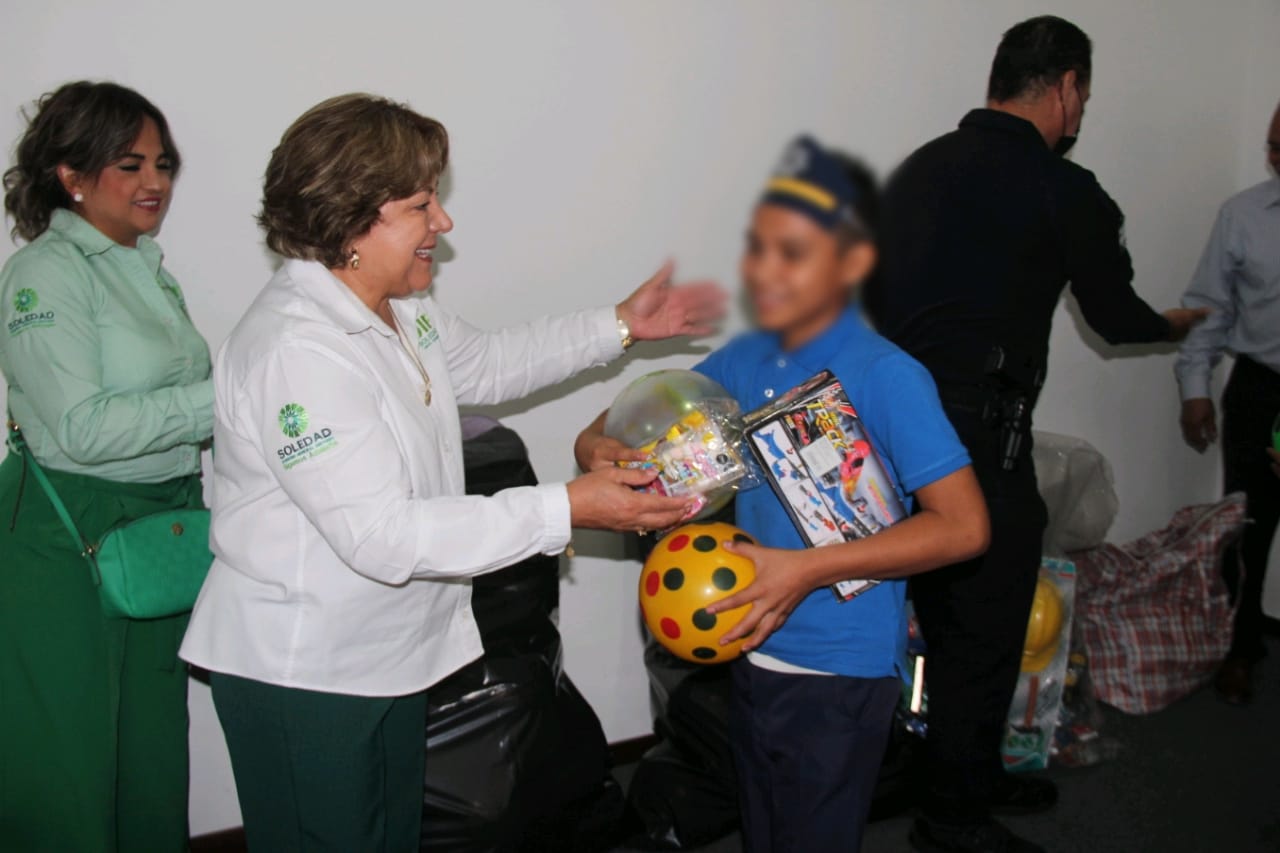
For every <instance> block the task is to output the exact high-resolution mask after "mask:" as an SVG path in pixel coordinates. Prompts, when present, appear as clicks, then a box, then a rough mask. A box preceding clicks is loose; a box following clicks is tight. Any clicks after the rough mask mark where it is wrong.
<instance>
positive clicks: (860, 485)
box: [744, 371, 907, 601]
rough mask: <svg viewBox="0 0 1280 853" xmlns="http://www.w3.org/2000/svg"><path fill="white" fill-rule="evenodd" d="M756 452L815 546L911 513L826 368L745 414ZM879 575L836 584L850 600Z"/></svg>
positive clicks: (807, 539) (862, 532)
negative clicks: (769, 402)
mask: <svg viewBox="0 0 1280 853" xmlns="http://www.w3.org/2000/svg"><path fill="white" fill-rule="evenodd" d="M744 421H745V425H746V434H747V437H748V439H749V441H748V444H749V445H750V447H751V452H752V454H753V455H754V456H755V457H756V460H757V461H758V462H759V464H760V468H761V471H762V473H763V474H764V476H765V478H766V479H767V480H768V481H769V485H770V486H772V488H773V490H774V492H775V493H776V494H777V495H778V497H779V499H781V501H782V505H783V506H784V507H786V509H787V512H788V514H789V515H790V516H791V520H792V521H793V522H794V523H795V525H796V529H797V530H799V531H800V535H801V536H802V537H803V538H804V540H805V542H806V543H808V544H809V545H810V546H812V547H819V546H822V545H831V544H834V543H838V542H846V541H851V540H854V539H862V538H865V537H867V536H872V535H874V534H876V533H878V532H880V531H881V530H883V529H884V528H886V527H888V526H890V525H892V524H895V523H896V522H898V521H900V520H902V519H903V518H905V517H906V515H907V511H906V507H905V506H903V503H902V500H901V499H900V498H899V497H898V493H897V491H896V490H895V489H894V486H893V481H892V479H890V477H889V474H888V470H887V469H886V468H885V465H884V463H883V462H881V460H880V457H879V456H878V455H877V454H876V451H875V447H874V446H873V445H872V442H871V438H870V436H869V435H868V434H867V430H866V427H865V425H864V424H863V422H862V419H861V418H859V417H858V413H857V412H856V411H854V408H853V404H852V403H850V402H849V397H848V395H847V394H845V392H844V388H843V386H841V384H840V380H838V379H836V378H835V376H834V375H833V374H832V373H831V372H830V371H823V372H822V373H820V374H818V375H817V376H815V377H813V378H812V379H810V380H808V381H807V382H805V383H803V384H802V385H800V386H798V387H797V388H794V389H792V390H791V391H789V392H788V393H787V394H785V395H784V396H783V397H782V398H781V399H779V400H777V401H776V402H774V403H771V404H769V405H768V406H765V407H763V408H760V409H757V410H756V411H754V412H751V413H750V414H748V415H747V416H746V418H745V419H744ZM878 582H879V581H874V580H848V581H840V582H839V583H836V584H833V585H832V587H831V589H832V591H833V592H834V593H835V596H836V598H838V599H839V600H841V601H849V600H850V599H852V598H854V597H855V596H857V595H859V594H861V593H863V592H865V591H866V590H868V589H870V588H871V587H872V586H874V585H875V584H877V583H878Z"/></svg>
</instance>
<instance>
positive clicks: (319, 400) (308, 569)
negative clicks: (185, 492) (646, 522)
mask: <svg viewBox="0 0 1280 853" xmlns="http://www.w3.org/2000/svg"><path fill="white" fill-rule="evenodd" d="M392 310H393V311H394V312H395V316H396V319H397V321H398V323H399V325H400V327H401V329H402V330H403V331H404V332H405V333H406V336H407V337H408V338H409V341H410V345H411V346H416V348H417V355H418V357H419V358H420V359H421V362H422V367H423V368H424V369H425V370H426V372H427V373H428V374H429V375H430V378H431V392H432V399H431V404H430V405H426V404H425V403H424V401H423V397H424V390H425V389H424V383H423V381H422V375H421V372H420V371H419V368H418V366H417V365H415V364H414V362H413V361H412V360H411V358H410V356H409V354H408V351H407V350H406V348H405V346H404V345H402V342H401V340H400V339H399V338H398V337H397V335H396V333H395V331H394V330H392V329H389V328H388V327H387V326H386V324H385V323H383V322H382V321H381V320H380V319H379V318H378V317H377V316H376V315H374V314H373V313H372V312H371V311H369V309H368V308H367V307H366V306H365V305H364V304H363V303H361V302H360V301H359V300H358V299H357V298H356V297H355V295H354V294H353V293H352V292H351V291H350V290H349V289H348V288H347V287H346V286H345V285H344V284H342V282H340V281H339V280H338V279H337V278H335V277H334V276H333V275H332V274H331V273H330V272H329V271H328V270H327V269H325V267H324V266H323V265H322V264H319V263H316V262H307V261H288V262H286V263H285V264H284V265H283V266H282V267H281V269H280V270H279V272H277V273H276V275H275V276H274V277H273V278H272V279H271V281H270V282H269V283H268V284H267V286H266V288H264V289H263V291H262V292H261V293H260V294H259V296H258V298H257V299H256V300H255V301H254V303H253V305H252V306H251V307H250V309H249V311H248V313H247V314H246V315H245V316H244V318H243V319H241V321H240V323H239V324H238V325H237V326H236V328H235V330H234V331H233V332H232V334H231V336H230V338H228V340H227V342H226V343H225V344H224V345H223V347H222V349H221V351H220V352H219V353H218V356H217V359H216V362H215V366H214V372H213V381H214V396H215V402H214V418H215V425H214V444H215V447H216V455H215V459H214V466H213V524H212V532H211V536H210V539H211V545H212V549H213V552H214V555H215V557H216V559H215V560H214V563H213V567H212V568H211V569H210V572H209V577H208V580H207V581H206V582H205V585H204V589H203V590H202V591H201V593H200V597H199V600H198V601H197V602H196V606H195V612H194V613H193V614H192V617H191V625H190V628H189V629H188V631H187V635H186V638H185V640H184V642H183V644H182V650H181V656H182V657H183V659H185V660H187V661H189V662H190V663H193V664H196V665H197V666H201V667H204V668H206V669H209V670H212V671H215V672H221V673H226V674H230V675H238V676H242V677H245V678H251V679H254V680H257V681H262V682H266V683H269V684H277V685H281V686H286V687H296V688H302V689H307V690H318V691H325V692H335V693H347V694H352V695H361V696H395V695H403V694H407V693H412V692H415V691H418V690H421V689H423V688H426V687H428V686H430V685H431V684H433V683H434V682H436V681H438V680H439V679H441V678H443V677H444V676H446V675H448V674H449V673H450V672H453V671H454V670H456V669H457V668H459V667H460V666H462V665H464V664H466V663H468V662H469V661H471V660H474V659H475V658H476V657H478V656H479V655H480V654H481V652H482V651H483V650H482V647H481V644H480V636H479V633H478V631H477V629H476V625H475V620H474V618H473V616H472V614H471V609H470V601H471V583H470V577H471V576H472V575H476V574H481V573H483V572H486V571H490V570H493V569H497V568H500V567H502V566H507V565H510V564H512V563H515V562H518V561H519V560H521V559H524V558H525V557H528V556H530V555H532V554H535V553H540V552H541V553H556V552H558V551H561V550H563V549H564V547H565V546H566V545H567V543H568V541H569V535H570V526H569V501H568V494H567V492H566V490H565V486H564V485H563V484H554V485H540V486H535V487H525V488H515V489H508V490H506V491H503V492H501V493H499V494H497V495H495V496H493V497H475V496H468V495H466V494H465V493H464V483H463V470H462V447H461V435H460V424H459V418H458V404H459V403H461V404H491V403H498V402H501V401H503V400H510V399H513V398H517V397H521V396H524V395H526V394H529V393H530V392H532V391H535V390H537V389H538V388H541V387H544V386H546V385H550V384H552V383H555V382H558V381H560V380H563V379H565V378H567V377H569V376H572V375H573V374H574V373H576V372H578V371H580V370H583V369H585V368H587V367H590V366H592V365H597V364H601V363H604V362H606V361H608V360H610V359H613V358H616V357H617V356H618V355H620V354H621V352H622V346H621V341H620V340H619V335H618V329H617V325H616V318H615V315H614V312H613V310H612V309H609V308H602V309H598V310H591V311H582V312H578V313H574V314H569V315H566V316H563V317H555V318H546V319H541V320H535V321H534V322H532V323H529V324H527V325H523V326H517V327H513V328H508V329H503V330H501V331H496V332H482V331H479V330H477V329H475V328H474V327H472V326H470V325H468V324H467V323H465V322H464V321H462V320H461V319H459V318H457V317H456V316H454V315H453V314H451V313H450V312H448V311H446V310H445V309H443V308H441V307H440V306H439V305H438V304H437V303H436V302H435V300H434V299H432V298H430V297H427V298H422V299H403V300H393V309H392ZM566 452H568V451H567V449H566Z"/></svg>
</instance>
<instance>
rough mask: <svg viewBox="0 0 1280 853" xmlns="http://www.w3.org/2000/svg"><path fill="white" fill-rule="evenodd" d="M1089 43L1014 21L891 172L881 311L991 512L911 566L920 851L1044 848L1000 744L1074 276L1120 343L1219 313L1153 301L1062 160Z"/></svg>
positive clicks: (1080, 107)
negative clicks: (923, 661)
mask: <svg viewBox="0 0 1280 853" xmlns="http://www.w3.org/2000/svg"><path fill="white" fill-rule="evenodd" d="M1091 53H1092V46H1091V44H1090V42H1089V38H1088V36H1086V35H1085V34H1084V33H1083V32H1082V31H1081V30H1080V29H1079V28H1078V27H1076V26H1075V25H1074V24H1071V23H1069V22H1068V21H1064V20H1062V19H1061V18H1055V17H1039V18H1033V19H1031V20H1028V21H1024V22H1022V23H1020V24H1018V25H1017V26H1015V27H1013V28H1012V29H1010V30H1009V31H1008V32H1007V33H1005V35H1004V38H1003V40H1002V41H1001V43H1000V47H999V49H998V50H997V51H996V56H995V60H994V62H993V63H992V67H991V78H990V84H989V90H988V103H987V108H986V109H979V110H974V111H972V112H970V113H969V114H968V115H967V116H965V117H964V120H963V121H962V122H961V123H960V127H959V129H958V130H956V131H953V132H952V133H948V134H947V135H945V136H942V137H940V138H938V139H935V140H934V141H932V142H930V143H928V144H927V145H925V146H924V147H923V148H920V149H919V150H918V151H916V152H915V153H914V154H912V155H911V156H910V157H909V158H908V159H907V160H906V162H905V163H904V164H903V165H902V166H901V167H900V169H899V170H898V172H897V174H896V175H895V176H894V177H893V178H892V179H891V181H890V184H889V187H888V189H887V193H886V197H885V201H884V207H883V213H882V224H881V252H882V258H883V265H882V268H881V276H880V278H879V280H878V281H877V282H875V284H874V285H873V286H872V287H871V288H870V290H869V292H868V293H867V307H868V309H869V310H870V312H871V314H872V316H873V317H874V318H875V320H876V322H877V324H878V326H879V329H880V330H881V331H882V332H883V333H884V334H885V335H887V336H888V337H889V338H890V339H891V340H893V341H894V342H895V343H897V344H898V345H899V346H901V347H902V348H903V349H905V350H906V351H907V352H909V353H910V354H912V355H913V356H915V357H916V358H917V359H919V360H920V361H921V362H922V363H923V364H924V365H925V366H926V367H927V368H928V369H929V370H930V371H931V372H932V373H933V376H934V378H935V379H936V380H937V383H938V389H939V393H940V394H941V397H942V401H943V404H944V406H945V407H946V409H947V412H948V414H949V416H950V418H951V421H952V423H953V424H954V425H955V427H956V430H957V432H958V433H959V434H960V437H961V439H962V440H963V441H964V442H965V444H966V445H967V446H968V448H969V452H970V454H971V456H972V457H973V464H974V468H975V469H976V470H977V472H978V476H979V479H980V481H981V483H982V487H983V491H984V493H985V495H986V498H987V502H988V505H989V508H990V512H991V523H992V544H991V548H990V550H989V551H988V552H987V554H986V555H985V556H983V557H981V558H978V559H976V560H972V561H970V562H967V563H962V564H959V565H955V566H949V567H947V568H944V569H940V570H938V571H936V572H932V573H929V574H924V575H919V576H917V577H916V578H914V579H913V580H912V595H913V598H914V600H915V606H916V613H917V614H918V616H919V619H920V624H921V628H922V630H923V632H924V637H925V640H926V642H927V643H928V648H929V657H928V669H927V672H928V675H927V680H928V688H929V736H928V746H927V750H926V752H927V759H928V768H927V771H928V772H927V776H926V779H927V780H928V791H927V796H926V802H925V808H924V812H923V816H922V817H921V818H920V819H919V820H917V821H916V823H915V825H914V826H913V827H912V833H911V842H912V844H913V846H914V847H915V849H917V850H921V851H927V852H928V853H933V852H934V851H984V853H1000V852H1001V851H1006V853H1033V851H1039V850H1041V848H1040V847H1039V846H1037V845H1035V844H1032V843H1030V842H1028V841H1026V840H1024V839H1021V838H1018V837H1017V836H1015V835H1013V834H1012V833H1011V832H1009V830H1008V829H1006V828H1005V827H1004V826H1003V825H1001V824H999V823H997V822H996V821H995V820H994V819H993V818H992V813H993V811H994V812H999V813H1024V814H1025V813H1030V812H1034V811H1040V810H1043V809H1047V808H1049V807H1051V806H1052V805H1053V804H1054V803H1055V802H1056V801H1057V790H1056V789H1055V788H1054V787H1053V785H1052V784H1051V783H1050V782H1048V781H1047V780H1043V779H1025V778H1017V777H1011V776H1008V775H1007V774H1005V773H1004V771H1003V768H1002V765H1001V762H1000V755H999V748H1000V743H1001V740H1002V737H1003V733H1004V726H1005V720H1006V717H1007V714H1008V710H1009V705H1010V702H1011V700H1012V697H1013V691H1014V687H1015V685H1016V683H1017V676H1018V670H1019V664H1020V661H1021V656H1022V655H1021V652H1022V643H1023V639H1024V634H1025V631H1026V624H1027V618H1028V615H1029V612H1030V607H1031V600H1032V596H1033V593H1034V590H1035V584H1036V576H1037V571H1038V567H1039V564H1040V553H1041V538H1042V534H1043V532H1044V528H1045V524H1046V514H1045V507H1044V503H1043V502H1042V501H1041V499H1040V496H1039V493H1038V491H1037V488H1036V479H1035V470H1034V468H1033V466H1032V462H1031V438H1030V429H1031V411H1032V409H1033V408H1034V406H1035V403H1036V396H1037V394H1038V393H1039V390H1040V386H1041V384H1042V383H1043V381H1044V371H1045V365H1046V362H1047V358H1048V343H1049V330H1050V324H1051V322H1052V318H1053V312H1054V308H1055V306H1056V305H1057V302H1058V299H1059V297H1060V295H1061V293H1062V289H1063V288H1064V287H1065V286H1066V285H1067V283H1068V282H1069V283H1070V284H1071V290H1072V293H1074V294H1075V297H1076V301H1077V302H1078V304H1079V306H1080V310H1081V311H1082V313H1083V314H1084V318H1085V320H1086V321H1087V322H1088V324H1089V325H1090V326H1091V327H1093V329H1094V330H1095V331H1097V332H1098V333H1099V334H1100V335H1101V336H1102V337H1103V338H1104V339H1106V341H1107V342H1108V343H1111V344H1119V343H1143V342H1151V341H1172V340H1178V339H1180V338H1182V337H1183V336H1184V335H1185V334H1186V333H1187V331H1188V329H1189V328H1190V327H1191V326H1192V325H1193V324H1194V323H1195V322H1197V321H1198V320H1199V319H1200V318H1201V317H1202V316H1203V313H1202V312H1197V311H1188V310H1184V309H1174V310H1171V311H1166V312H1165V313H1164V314H1163V315H1161V314H1158V313H1156V312H1155V311H1153V310H1152V309H1151V308H1150V307H1149V306H1148V305H1147V304H1146V303H1145V302H1143V301H1142V299H1140V298H1139V297H1138V295H1137V294H1136V293H1134V291H1133V287H1132V284H1131V281H1132V278H1133V267H1132V265H1131V263H1130V259H1129V253H1128V251H1127V250H1126V249H1125V245H1124V238H1123V221H1124V217H1123V215H1122V214H1121V212H1120V209H1119V208H1118V207H1117V206H1116V204H1115V202H1113V201H1112V200H1111V198H1110V197H1109V196H1108V195H1107V194H1106V192H1104V191H1103V189H1102V187H1100V186H1099V185H1098V182H1097V179H1096V178H1095V177H1094V176H1093V174H1092V173H1091V172H1089V171H1087V170H1086V169H1083V168H1081V167H1080V166H1077V165H1075V164H1074V163H1072V162H1070V161H1068V160H1065V159H1063V156H1062V155H1064V154H1066V152H1067V150H1068V149H1069V148H1070V147H1071V145H1072V143H1073V142H1074V141H1075V138H1076V135H1077V133H1078V132H1079V128H1080V122H1081V118H1082V116H1083V114H1084V105H1085V102H1086V101H1087V100H1088V98H1089V82H1090V68H1091Z"/></svg>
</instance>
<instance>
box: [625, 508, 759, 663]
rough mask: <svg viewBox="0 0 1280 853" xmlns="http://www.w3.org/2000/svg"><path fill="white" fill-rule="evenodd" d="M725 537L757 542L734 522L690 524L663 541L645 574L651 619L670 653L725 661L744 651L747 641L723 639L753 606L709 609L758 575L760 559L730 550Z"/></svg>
mask: <svg viewBox="0 0 1280 853" xmlns="http://www.w3.org/2000/svg"><path fill="white" fill-rule="evenodd" d="M724 542H749V543H751V544H753V545H754V544H755V540H754V539H752V538H751V537H750V536H748V535H747V534H746V533H743V532H742V531H741V530H739V529H738V528H736V527H734V526H733V525H732V524H725V523H723V522H711V523H707V524H686V525H684V526H683V527H678V528H676V529H675V530H673V531H671V532H670V533H668V534H667V535H666V536H664V537H662V539H661V540H659V542H658V544H657V545H656V546H655V547H654V549H653V553H652V554H650V555H649V559H648V560H646V561H645V564H644V571H642V572H641V573H640V612H641V613H642V614H643V615H644V622H645V624H646V625H648V626H649V630H650V631H652V632H653V636H654V637H656V638H657V640H658V642H659V643H661V644H662V645H663V646H664V647H666V649H667V650H668V651H669V652H671V653H672V654H673V655H675V656H676V657H679V658H683V659H684V660H687V661H691V662H693V663H723V662H725V661H729V660H733V659H734V658H736V657H738V656H739V655H740V654H742V640H738V641H737V642H734V643H730V644H729V645H727V646H721V645H720V638H721V637H722V636H724V635H725V634H726V633H728V632H729V631H730V630H731V629H732V628H733V626H735V625H737V624H738V622H739V621H741V619H742V617H743V616H745V615H746V614H747V611H748V610H750V609H751V605H749V604H746V605H743V606H742V607H736V608H734V609H733V610H729V611H726V612H724V613H715V614H712V613H708V612H707V609H706V608H707V605H709V604H711V603H712V602H716V601H719V600H721V599H722V598H728V597H729V596H730V595H732V594H733V593H735V592H738V591H739V590H742V589H745V588H746V587H747V586H748V585H750V583H751V582H752V581H753V580H755V577H756V567H755V564H754V563H752V562H751V561H750V560H748V559H747V558H746V557H742V556H739V555H737V554H730V553H729V552H728V551H726V550H725V549H724V547H723V545H722V543H724Z"/></svg>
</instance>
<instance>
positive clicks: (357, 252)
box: [350, 248, 360, 270]
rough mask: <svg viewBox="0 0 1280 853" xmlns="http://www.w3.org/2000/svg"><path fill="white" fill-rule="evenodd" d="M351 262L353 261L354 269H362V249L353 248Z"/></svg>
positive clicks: (352, 266)
mask: <svg viewBox="0 0 1280 853" xmlns="http://www.w3.org/2000/svg"><path fill="white" fill-rule="evenodd" d="M350 263H351V268H352V269H353V270H358V269H360V250H359V249H356V248H352V250H351V261H350Z"/></svg>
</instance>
